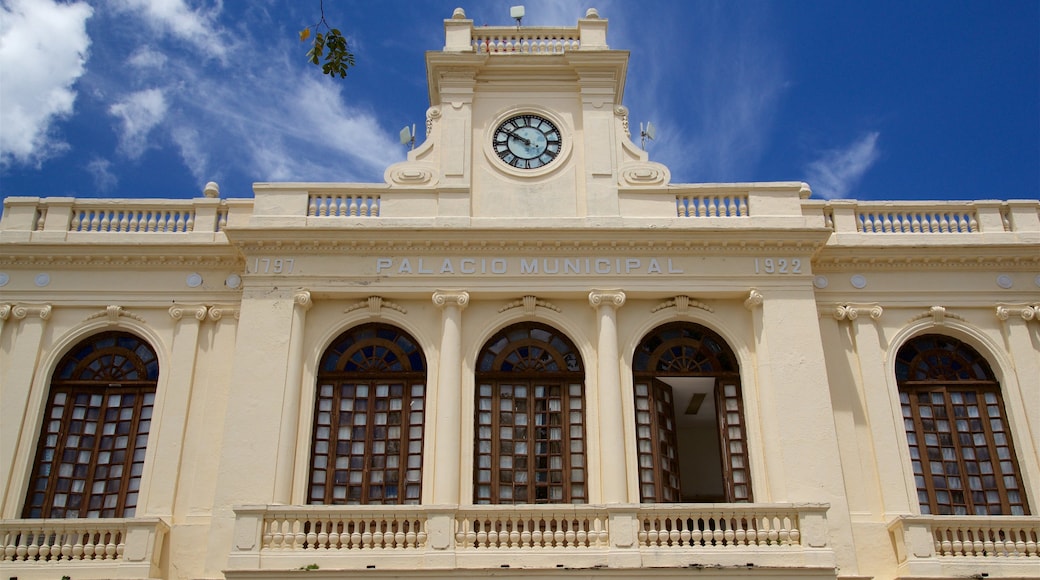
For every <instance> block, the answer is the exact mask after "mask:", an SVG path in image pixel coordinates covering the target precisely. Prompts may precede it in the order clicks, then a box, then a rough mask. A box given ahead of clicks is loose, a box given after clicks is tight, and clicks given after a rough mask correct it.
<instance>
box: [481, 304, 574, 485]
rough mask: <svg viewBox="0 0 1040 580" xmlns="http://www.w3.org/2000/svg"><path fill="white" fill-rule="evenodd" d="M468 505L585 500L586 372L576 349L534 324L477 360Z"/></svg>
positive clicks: (507, 334)
mask: <svg viewBox="0 0 1040 580" xmlns="http://www.w3.org/2000/svg"><path fill="white" fill-rule="evenodd" d="M475 406H476V414H475V417H474V422H475V425H474V432H475V435H476V437H475V442H474V446H475V449H474V461H475V465H474V469H473V496H474V497H473V501H474V503H477V504H514V503H585V502H587V501H588V486H587V484H586V457H587V450H586V443H585V372H584V367H583V363H582V359H581V355H580V353H579V352H578V349H577V348H576V347H575V346H574V343H573V342H572V341H571V340H570V339H569V338H567V337H566V336H565V335H563V334H562V333H561V332H559V331H558V330H556V329H555V328H552V327H550V326H547V325H545V324H540V323H537V322H521V323H517V324H513V325H511V326H508V327H506V328H504V329H502V330H500V331H499V332H498V333H496V334H495V335H494V336H492V337H491V338H490V339H488V341H487V342H486V343H485V344H484V346H483V348H481V350H480V353H479V354H478V356H477V371H476V405H475Z"/></svg>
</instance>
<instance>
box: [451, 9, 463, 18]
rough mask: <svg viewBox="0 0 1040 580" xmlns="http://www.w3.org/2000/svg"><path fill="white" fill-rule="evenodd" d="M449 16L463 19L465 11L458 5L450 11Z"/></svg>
mask: <svg viewBox="0 0 1040 580" xmlns="http://www.w3.org/2000/svg"><path fill="white" fill-rule="evenodd" d="M451 17H452V18H453V19H455V20H464V19H465V18H466V11H465V10H463V9H462V7H461V6H460V7H458V8H456V9H455V10H454V11H453V12H452V13H451Z"/></svg>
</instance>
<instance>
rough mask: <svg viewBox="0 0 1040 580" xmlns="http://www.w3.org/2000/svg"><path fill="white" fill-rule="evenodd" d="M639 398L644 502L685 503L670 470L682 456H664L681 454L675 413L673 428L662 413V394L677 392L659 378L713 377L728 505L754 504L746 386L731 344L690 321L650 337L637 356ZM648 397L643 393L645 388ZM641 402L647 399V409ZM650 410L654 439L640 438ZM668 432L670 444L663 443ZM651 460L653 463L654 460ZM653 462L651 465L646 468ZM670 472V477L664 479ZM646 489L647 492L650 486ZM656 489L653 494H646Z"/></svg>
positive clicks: (635, 391)
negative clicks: (645, 446) (644, 447)
mask: <svg viewBox="0 0 1040 580" xmlns="http://www.w3.org/2000/svg"><path fill="white" fill-rule="evenodd" d="M632 374H633V397H634V400H635V404H636V407H637V408H636V409H635V412H636V414H635V417H636V438H637V441H636V446H637V447H636V453H637V464H638V467H637V468H638V473H639V475H638V476H637V483H638V485H639V496H640V502H642V503H660V502H673V501H679V499H677V498H678V497H680V488H681V483H679V482H680V481H681V480H680V475H679V474H678V473H674V472H673V471H671V470H669V469H667V467H666V465H665V464H666V463H674V464H675V468H676V469H678V462H679V459H678V457H676V458H675V460H674V461H670V460H669V459H668V458H666V457H663V456H662V454H666V453H667V452H668V449H669V447H671V451H672V453H675V454H677V452H678V446H677V444H676V442H675V427H674V421H675V409H674V408H671V406H672V405H671V403H670V402H669V403H666V404H667V406H668V407H669V408H670V412H671V413H672V422H673V428H672V430H671V431H669V430H668V429H667V425H661V424H660V422H661V420H662V418H661V412H662V411H663V410H662V409H657V407H658V404H659V403H660V401H659V400H658V397H660V396H661V394H662V391H664V390H665V389H667V390H668V396H669V399H671V392H670V389H671V387H668V385H666V384H665V383H663V382H662V381H660V380H659V379H658V378H657V377H665V376H667V377H712V378H714V379H715V386H714V397H715V409H716V420H715V424H716V426H717V428H718V434H719V446H720V448H719V456H720V458H721V461H722V466H721V467H722V474H723V487H724V493H725V497H724V498H723V501H724V502H727V503H744V502H751V501H753V492H752V488H751V471H750V465H749V453H748V447H747V424H746V420H745V415H744V401H743V391H742V389H741V384H740V373H739V365H738V363H737V358H736V355H735V354H734V353H733V350H732V349H731V348H730V347H729V345H728V344H727V343H726V341H725V340H723V338H722V337H721V336H719V335H718V334H717V333H715V332H713V331H712V330H710V329H708V328H707V327H704V326H702V325H699V324H694V323H686V322H672V323H667V324H664V325H661V326H658V327H657V328H655V329H653V330H652V331H651V332H649V333H647V335H646V336H645V337H643V340H641V341H640V343H639V345H638V346H637V347H636V352H635V356H633V372H632ZM644 385H645V386H646V388H647V394H646V395H642V394H640V392H639V390H640V388H641V387H642V386H644ZM641 399H643V400H646V401H647V402H646V403H645V404H644V403H642V402H641ZM644 406H645V407H646V408H647V409H646V410H649V411H650V419H651V420H650V422H649V424H648V425H647V426H648V427H649V429H648V435H647V436H643V435H642V434H641V433H640V427H642V426H644V425H643V423H641V422H640V416H639V413H640V411H641V410H644V409H643V407H644ZM662 433H664V434H665V437H666V438H667V439H668V440H667V441H664V442H662V441H661V434H662ZM642 441H647V442H649V445H648V446H649V448H650V451H649V452H646V451H643V450H642V446H640V442H642ZM648 459H649V461H648ZM646 463H649V464H650V466H649V467H648V466H646V465H645V464H646ZM662 473H664V474H666V475H664V476H662V475H661V474H662ZM644 486H646V487H644ZM651 486H652V488H653V493H646V491H647V490H648V489H650V487H651Z"/></svg>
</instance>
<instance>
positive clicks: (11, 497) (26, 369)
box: [0, 304, 52, 518]
mask: <svg viewBox="0 0 1040 580" xmlns="http://www.w3.org/2000/svg"><path fill="white" fill-rule="evenodd" d="M6 306H7V305H5V308H4V312H0V314H7V315H9V316H11V317H13V318H14V319H15V322H14V323H9V324H5V325H4V326H7V327H9V328H10V330H8V333H9V334H11V335H12V336H11V337H10V338H9V339H8V344H10V345H11V346H10V351H9V352H8V353H7V354H6V355H3V354H0V385H3V388H0V493H2V494H3V503H2V504H0V507H2V508H3V509H2V511H0V518H17V517H20V516H21V513H20V511H21V502H22V494H23V493H25V489H24V485H23V484H24V483H25V482H24V481H23V479H22V478H21V477H17V476H15V469H19V470H21V471H19V473H21V472H22V471H24V469H22V466H24V463H23V462H22V461H17V462H16V461H15V453H16V452H17V450H18V441H19V439H20V438H21V436H20V435H21V433H22V428H23V426H24V427H29V426H35V425H36V424H37V422H36V421H35V419H36V413H29V409H30V408H34V407H32V406H31V404H30V403H31V401H30V400H29V398H30V396H31V395H32V394H33V393H32V383H33V377H34V376H35V375H36V371H37V365H38V364H39V356H40V342H41V340H42V339H43V333H44V330H45V329H46V326H47V321H48V320H50V317H51V310H52V309H51V305H50V304H14V305H13V306H11V307H10V310H8V309H7V307H6ZM5 318H6V316H5ZM19 322H20V324H19ZM48 379H49V378H48ZM41 391H42V392H40V393H37V396H38V397H45V396H47V392H46V391H47V389H46V388H45V389H42V390H41ZM38 436H39V432H35V433H32V434H31V437H32V438H33V441H34V443H35V438H36V437H38ZM25 461H32V456H31V455H27V456H26V457H25Z"/></svg>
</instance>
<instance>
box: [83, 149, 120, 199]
mask: <svg viewBox="0 0 1040 580" xmlns="http://www.w3.org/2000/svg"><path fill="white" fill-rule="evenodd" d="M87 172H88V173H90V175H91V176H93V178H94V187H95V188H96V189H97V190H98V191H99V192H102V193H104V192H108V191H112V189H113V188H115V186H116V185H117V184H118V183H119V178H118V177H116V175H115V174H114V173H113V172H112V162H111V161H109V160H108V159H102V158H100V157H95V158H94V159H91V160H90V162H89V163H87Z"/></svg>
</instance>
